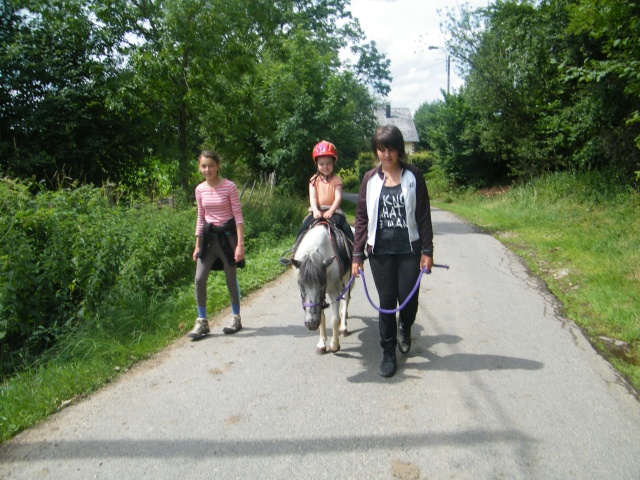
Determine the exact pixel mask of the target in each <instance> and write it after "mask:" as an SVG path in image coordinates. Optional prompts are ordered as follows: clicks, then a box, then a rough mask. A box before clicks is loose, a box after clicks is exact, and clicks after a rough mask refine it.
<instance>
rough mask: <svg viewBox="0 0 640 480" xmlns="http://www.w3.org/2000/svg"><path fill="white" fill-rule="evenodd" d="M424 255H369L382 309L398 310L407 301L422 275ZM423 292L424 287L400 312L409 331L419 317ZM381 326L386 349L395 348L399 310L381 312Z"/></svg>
mask: <svg viewBox="0 0 640 480" xmlns="http://www.w3.org/2000/svg"><path fill="white" fill-rule="evenodd" d="M420 256H421V255H420V253H405V254H401V255H392V254H389V255H387V254H382V255H374V254H372V255H369V265H371V274H372V276H373V280H374V282H375V284H376V289H377V290H378V297H379V299H380V308H383V309H385V310H394V309H396V308H397V307H398V306H399V305H401V304H402V303H404V301H405V300H406V298H407V297H408V296H409V294H410V293H411V290H413V287H414V286H415V284H416V281H417V280H418V276H419V275H420ZM419 292H420V288H418V289H417V290H416V293H415V294H414V296H413V297H412V298H411V300H410V301H409V302H408V303H407V305H406V306H405V307H404V308H403V309H402V310H400V312H399V314H400V315H399V316H400V323H401V324H402V327H403V328H404V329H405V330H406V331H409V329H410V328H411V325H413V322H414V321H415V319H416V313H417V312H418V293H419ZM379 325H380V345H381V346H382V348H383V349H384V350H385V351H386V350H393V349H395V348H396V345H397V334H398V325H397V322H396V315H395V313H382V312H380V313H379Z"/></svg>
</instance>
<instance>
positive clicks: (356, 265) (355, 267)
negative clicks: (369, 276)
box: [351, 262, 364, 278]
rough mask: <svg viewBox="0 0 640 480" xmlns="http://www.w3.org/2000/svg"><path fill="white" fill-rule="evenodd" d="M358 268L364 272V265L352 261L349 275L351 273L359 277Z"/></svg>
mask: <svg viewBox="0 0 640 480" xmlns="http://www.w3.org/2000/svg"><path fill="white" fill-rule="evenodd" d="M360 270H362V272H363V273H364V265H363V264H361V263H356V262H353V263H352V264H351V275H353V276H354V277H356V278H357V277H359V276H360Z"/></svg>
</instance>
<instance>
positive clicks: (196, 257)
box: [191, 248, 200, 262]
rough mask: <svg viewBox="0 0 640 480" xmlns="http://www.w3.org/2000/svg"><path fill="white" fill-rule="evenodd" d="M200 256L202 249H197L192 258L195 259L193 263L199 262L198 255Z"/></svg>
mask: <svg viewBox="0 0 640 480" xmlns="http://www.w3.org/2000/svg"><path fill="white" fill-rule="evenodd" d="M199 254H200V249H199V248H196V249H195V250H194V251H193V255H191V258H193V261H194V262H197V261H198V255H199Z"/></svg>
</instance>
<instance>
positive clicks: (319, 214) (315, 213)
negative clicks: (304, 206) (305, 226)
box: [313, 210, 322, 219]
mask: <svg viewBox="0 0 640 480" xmlns="http://www.w3.org/2000/svg"><path fill="white" fill-rule="evenodd" d="M313 218H315V219H318V218H322V212H321V211H320V210H314V211H313Z"/></svg>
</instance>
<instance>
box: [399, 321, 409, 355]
mask: <svg viewBox="0 0 640 480" xmlns="http://www.w3.org/2000/svg"><path fill="white" fill-rule="evenodd" d="M410 349H411V327H403V326H402V324H401V323H400V324H398V350H400V353H402V354H404V355H406V354H407V353H409V350H410Z"/></svg>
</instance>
